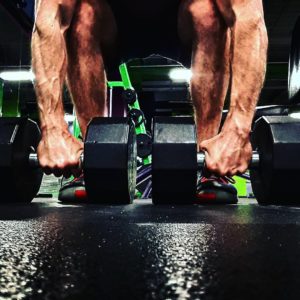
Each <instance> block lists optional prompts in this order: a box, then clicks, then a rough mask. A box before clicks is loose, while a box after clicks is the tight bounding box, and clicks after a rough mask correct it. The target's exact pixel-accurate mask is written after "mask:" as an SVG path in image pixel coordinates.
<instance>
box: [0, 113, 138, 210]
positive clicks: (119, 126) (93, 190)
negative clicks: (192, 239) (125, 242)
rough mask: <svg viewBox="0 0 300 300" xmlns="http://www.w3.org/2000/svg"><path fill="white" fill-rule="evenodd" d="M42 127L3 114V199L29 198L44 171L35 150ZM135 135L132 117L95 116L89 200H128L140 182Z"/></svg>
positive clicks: (87, 156) (85, 160)
mask: <svg viewBox="0 0 300 300" xmlns="http://www.w3.org/2000/svg"><path fill="white" fill-rule="evenodd" d="M39 141H40V130H39V127H38V125H37V124H36V123H35V122H33V121H31V120H30V119H28V118H0V168H1V173H0V180H1V181H0V188H1V192H2V193H1V200H0V203H3V202H30V201H32V199H33V198H34V197H35V196H36V194H37V192H38V190H39V188H40V185H41V181H42V176H43V172H42V170H41V169H40V168H39V161H38V157H37V154H36V149H37V146H38V143H39ZM136 153H137V149H136V135H135V130H134V125H133V123H132V122H131V121H130V120H129V119H128V118H95V119H93V120H92V121H91V122H90V124H89V126H88V129H87V134H86V140H85V142H84V154H83V155H82V157H81V162H82V169H83V172H84V179H85V185H86V191H87V194H88V199H89V200H91V201H93V202H100V203H110V204H128V203H131V202H132V200H133V198H134V193H135V185H136V155H137V154H136Z"/></svg>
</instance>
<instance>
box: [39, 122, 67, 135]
mask: <svg viewBox="0 0 300 300" xmlns="http://www.w3.org/2000/svg"><path fill="white" fill-rule="evenodd" d="M40 127H41V131H42V135H47V134H54V133H58V134H63V133H65V132H68V131H69V129H68V125H67V123H66V122H65V120H64V119H62V120H61V119H55V120H53V119H51V118H49V119H48V120H47V122H41V125H40Z"/></svg>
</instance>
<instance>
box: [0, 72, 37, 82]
mask: <svg viewBox="0 0 300 300" xmlns="http://www.w3.org/2000/svg"><path fill="white" fill-rule="evenodd" d="M0 78H1V79H2V80H4V81H33V80H34V74H33V72H32V70H28V71H24V70H23V71H4V72H1V73H0Z"/></svg>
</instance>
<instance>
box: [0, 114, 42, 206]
mask: <svg viewBox="0 0 300 300" xmlns="http://www.w3.org/2000/svg"><path fill="white" fill-rule="evenodd" d="M40 136H41V134H40V130H39V127H38V125H37V124H36V123H35V122H33V121H32V120H30V119H28V118H0V169H1V172H0V190H1V196H0V203H7V202H30V201H32V199H33V198H34V197H35V196H36V194H37V193H38V191H39V188H40V185H41V182H42V178H43V172H42V170H41V169H39V168H32V167H30V165H29V160H28V158H29V155H30V153H35V152H36V149H37V146H38V143H39V141H40Z"/></svg>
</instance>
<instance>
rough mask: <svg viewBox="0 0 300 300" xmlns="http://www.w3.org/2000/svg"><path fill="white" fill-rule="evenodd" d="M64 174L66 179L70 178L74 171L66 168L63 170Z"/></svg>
mask: <svg viewBox="0 0 300 300" xmlns="http://www.w3.org/2000/svg"><path fill="white" fill-rule="evenodd" d="M63 176H64V177H65V178H66V179H69V178H70V177H71V176H72V171H71V170H69V169H65V170H64V171H63Z"/></svg>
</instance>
